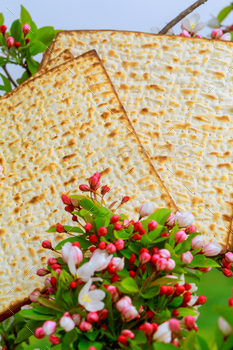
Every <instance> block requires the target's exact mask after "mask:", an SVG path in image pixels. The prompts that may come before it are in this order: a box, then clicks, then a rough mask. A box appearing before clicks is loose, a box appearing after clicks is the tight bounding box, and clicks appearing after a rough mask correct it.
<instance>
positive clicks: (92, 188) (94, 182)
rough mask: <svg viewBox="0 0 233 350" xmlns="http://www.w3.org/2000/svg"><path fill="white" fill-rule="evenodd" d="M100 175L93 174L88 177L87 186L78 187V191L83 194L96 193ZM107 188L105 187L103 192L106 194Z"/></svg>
mask: <svg viewBox="0 0 233 350" xmlns="http://www.w3.org/2000/svg"><path fill="white" fill-rule="evenodd" d="M100 178H101V175H100V174H99V173H95V174H94V175H93V176H91V177H89V179H88V182H89V186H87V185H85V184H82V185H79V189H80V190H81V191H83V192H96V191H97V189H98V188H99V187H100V185H101V182H100ZM106 190H107V188H106V187H105V188H104V190H103V192H105V193H107V192H108V191H107V192H106Z"/></svg>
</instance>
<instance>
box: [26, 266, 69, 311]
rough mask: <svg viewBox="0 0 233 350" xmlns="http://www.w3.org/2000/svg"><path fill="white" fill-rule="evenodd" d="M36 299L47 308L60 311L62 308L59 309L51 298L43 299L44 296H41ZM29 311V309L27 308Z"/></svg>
mask: <svg viewBox="0 0 233 350" xmlns="http://www.w3.org/2000/svg"><path fill="white" fill-rule="evenodd" d="M63 272H65V270H62V273H63ZM37 300H38V302H39V303H40V304H42V305H43V306H46V307H48V308H50V309H53V310H57V311H62V309H61V308H60V307H59V306H58V305H56V303H55V302H54V301H52V300H49V299H45V298H43V297H40V298H38V299H37ZM26 311H27V310H26ZM29 311H30V310H29Z"/></svg>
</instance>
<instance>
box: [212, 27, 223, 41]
mask: <svg viewBox="0 0 233 350" xmlns="http://www.w3.org/2000/svg"><path fill="white" fill-rule="evenodd" d="M222 35H223V31H222V29H219V28H218V29H213V30H212V32H211V38H212V39H219V38H221V36H222Z"/></svg>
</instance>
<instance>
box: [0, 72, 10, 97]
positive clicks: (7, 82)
mask: <svg viewBox="0 0 233 350" xmlns="http://www.w3.org/2000/svg"><path fill="white" fill-rule="evenodd" d="M0 76H1V77H2V80H3V84H4V91H6V93H7V92H10V91H11V90H12V87H11V83H10V80H9V79H7V78H6V77H5V76H4V75H3V74H1V73H0Z"/></svg>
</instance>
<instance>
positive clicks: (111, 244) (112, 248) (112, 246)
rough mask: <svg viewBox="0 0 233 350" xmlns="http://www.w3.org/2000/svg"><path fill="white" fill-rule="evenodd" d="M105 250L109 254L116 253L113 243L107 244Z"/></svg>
mask: <svg viewBox="0 0 233 350" xmlns="http://www.w3.org/2000/svg"><path fill="white" fill-rule="evenodd" d="M106 250H107V252H108V253H109V254H113V253H115V251H116V247H115V245H114V244H113V243H109V244H108V245H107V247H106Z"/></svg>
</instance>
